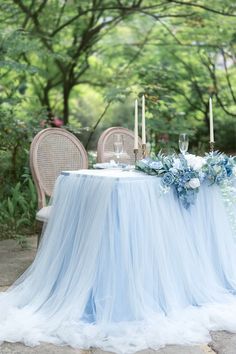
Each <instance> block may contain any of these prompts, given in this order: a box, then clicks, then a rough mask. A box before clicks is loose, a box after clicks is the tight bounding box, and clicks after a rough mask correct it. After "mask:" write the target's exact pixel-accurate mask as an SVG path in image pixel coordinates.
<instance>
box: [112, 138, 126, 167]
mask: <svg viewBox="0 0 236 354" xmlns="http://www.w3.org/2000/svg"><path fill="white" fill-rule="evenodd" d="M113 139H114V140H113V147H114V153H115V155H116V158H117V165H118V166H119V165H120V155H121V154H122V153H123V151H124V137H123V135H122V134H114V137H113Z"/></svg>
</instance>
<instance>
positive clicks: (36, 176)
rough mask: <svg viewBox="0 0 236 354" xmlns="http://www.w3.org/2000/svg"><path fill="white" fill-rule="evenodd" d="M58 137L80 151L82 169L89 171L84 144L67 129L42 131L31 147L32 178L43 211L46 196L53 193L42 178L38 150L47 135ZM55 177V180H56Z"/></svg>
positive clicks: (39, 205)
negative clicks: (66, 140) (44, 184)
mask: <svg viewBox="0 0 236 354" xmlns="http://www.w3.org/2000/svg"><path fill="white" fill-rule="evenodd" d="M52 134H54V135H55V138H56V135H57V136H58V135H59V136H60V135H61V136H63V137H66V138H67V139H68V140H69V141H70V143H73V144H74V145H75V146H76V148H77V149H78V152H79V153H80V155H81V167H80V168H81V169H87V168H88V155H87V152H86V150H85V148H84V146H83V145H82V143H81V142H80V141H79V140H78V139H77V138H76V137H75V135H73V134H72V133H70V132H68V131H67V130H65V129H62V128H46V129H44V130H41V131H40V132H39V133H38V134H37V135H36V136H35V137H34V139H33V141H32V143H31V146H30V169H31V172H32V177H33V180H34V183H35V186H36V189H37V194H38V209H41V208H43V207H45V206H46V196H49V197H51V195H52V191H49V190H47V189H46V188H45V187H44V186H43V183H42V178H41V173H40V170H39V166H38V163H37V155H38V149H39V146H40V142H41V141H42V139H44V138H45V137H46V136H47V135H52ZM56 177H57V176H55V180H56Z"/></svg>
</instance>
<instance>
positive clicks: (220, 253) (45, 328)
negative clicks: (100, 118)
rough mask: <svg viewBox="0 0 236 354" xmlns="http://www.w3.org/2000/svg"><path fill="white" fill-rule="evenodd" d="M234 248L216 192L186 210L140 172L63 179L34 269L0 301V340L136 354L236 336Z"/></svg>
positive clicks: (204, 191) (206, 192) (204, 193)
mask: <svg viewBox="0 0 236 354" xmlns="http://www.w3.org/2000/svg"><path fill="white" fill-rule="evenodd" d="M235 293H236V245H235V241H234V239H233V232H232V229H231V225H230V222H229V219H228V215H227V212H226V208H225V205H224V202H223V200H222V197H221V193H220V189H219V188H218V187H217V186H215V187H208V186H207V185H205V186H203V187H202V188H201V190H200V192H199V194H198V197H197V202H196V205H194V206H192V207H191V208H190V209H188V210H186V209H184V208H183V207H182V205H181V204H180V202H179V200H178V199H177V197H176V196H175V194H174V192H173V191H172V190H171V191H170V192H169V193H167V194H162V193H161V186H160V180H159V179H158V178H157V177H152V176H147V175H145V174H142V173H138V172H123V171H115V170H113V171H109V170H103V171H94V170H84V171H79V172H64V173H62V174H61V175H60V176H59V178H58V179H57V182H56V186H55V191H54V198H53V201H52V213H51V216H50V219H49V222H48V224H47V226H46V228H45V231H44V235H43V239H42V242H41V244H40V248H39V251H38V253H37V256H36V259H35V261H34V262H33V264H32V266H31V267H30V268H29V269H28V270H27V271H26V272H25V273H24V274H23V276H22V277H21V278H20V279H18V281H17V282H16V283H15V284H14V285H13V286H12V287H11V288H10V289H9V290H8V291H7V292H5V293H1V294H0V341H4V340H5V341H10V342H17V341H21V342H24V343H25V344H26V345H37V344H39V343H40V341H44V342H50V343H55V344H59V345H64V344H69V345H71V346H73V347H79V348H89V347H101V348H103V349H105V350H110V351H114V352H116V353H126V354H127V353H133V352H135V351H137V350H141V349H144V348H147V347H149V348H159V347H162V346H164V345H166V344H193V343H194V344H196V343H203V342H207V341H209V339H210V337H209V331H210V330H219V329H225V330H230V331H236V296H235Z"/></svg>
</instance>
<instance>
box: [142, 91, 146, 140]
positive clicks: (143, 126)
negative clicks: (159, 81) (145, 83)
mask: <svg viewBox="0 0 236 354" xmlns="http://www.w3.org/2000/svg"><path fill="white" fill-rule="evenodd" d="M142 144H143V145H144V144H146V122H145V96H144V95H143V97H142Z"/></svg>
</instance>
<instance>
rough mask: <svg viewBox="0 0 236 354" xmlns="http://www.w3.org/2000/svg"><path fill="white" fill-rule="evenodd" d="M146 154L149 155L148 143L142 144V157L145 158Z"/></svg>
mask: <svg viewBox="0 0 236 354" xmlns="http://www.w3.org/2000/svg"><path fill="white" fill-rule="evenodd" d="M146 156H147V145H146V144H142V157H143V159H145V157H146Z"/></svg>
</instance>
